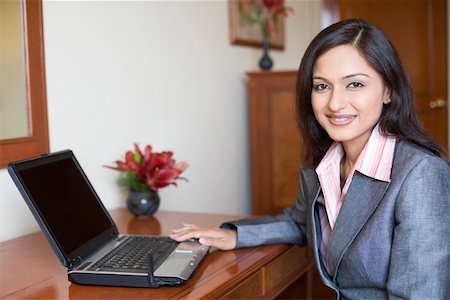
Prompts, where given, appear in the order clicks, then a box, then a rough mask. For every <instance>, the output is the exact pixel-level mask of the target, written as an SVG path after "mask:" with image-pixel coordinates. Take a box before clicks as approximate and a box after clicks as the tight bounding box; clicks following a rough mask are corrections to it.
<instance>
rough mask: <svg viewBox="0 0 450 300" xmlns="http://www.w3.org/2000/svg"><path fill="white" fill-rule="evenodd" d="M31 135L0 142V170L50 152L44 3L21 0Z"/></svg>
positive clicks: (40, 0)
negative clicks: (43, 18) (12, 163)
mask: <svg viewBox="0 0 450 300" xmlns="http://www.w3.org/2000/svg"><path fill="white" fill-rule="evenodd" d="M21 3H22V17H23V19H24V20H23V24H24V27H23V33H24V35H25V36H24V37H25V38H24V39H23V40H24V44H25V45H24V48H25V66H26V89H27V93H26V94H27V107H28V132H29V134H28V136H26V137H20V138H13V139H4V140H0V168H2V167H5V166H6V165H7V164H8V163H9V162H11V161H15V160H19V159H23V158H27V157H31V156H36V155H39V154H43V153H48V151H49V137H48V119H47V96H46V85H45V64H44V63H45V61H44V31H43V20H42V0H22V1H21Z"/></svg>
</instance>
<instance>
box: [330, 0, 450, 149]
mask: <svg viewBox="0 0 450 300" xmlns="http://www.w3.org/2000/svg"><path fill="white" fill-rule="evenodd" d="M324 10H325V12H327V13H328V14H326V15H327V16H331V21H333V22H334V21H337V20H338V19H339V18H340V19H350V18H363V19H366V20H367V21H369V22H371V23H372V24H375V25H376V26H378V27H379V28H380V29H382V30H383V31H384V32H385V33H386V34H387V36H388V37H389V39H390V40H391V42H392V43H393V44H394V46H395V48H396V49H397V52H398V54H399V56H400V58H401V59H402V61H403V63H404V64H405V66H406V68H407V69H408V72H409V75H410V77H411V81H412V84H413V87H414V94H415V101H416V109H417V112H418V114H419V118H420V120H421V122H422V124H423V126H424V127H425V129H426V130H427V132H428V133H430V134H431V135H432V136H433V137H434V139H435V140H436V141H437V142H438V143H440V144H441V145H442V146H443V147H445V148H446V149H448V120H447V116H448V98H447V97H448V91H447V84H448V82H447V1H446V0H324Z"/></svg>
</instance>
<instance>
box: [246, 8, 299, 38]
mask: <svg viewBox="0 0 450 300" xmlns="http://www.w3.org/2000/svg"><path fill="white" fill-rule="evenodd" d="M239 4H240V7H239V10H240V11H241V12H242V14H241V16H242V19H241V22H242V23H244V24H245V23H247V24H256V25H258V26H259V28H260V30H261V34H262V38H263V41H264V42H269V40H270V38H274V37H275V36H276V35H277V29H276V28H277V26H276V24H277V19H278V18H279V17H280V16H284V17H286V16H287V15H288V13H289V12H293V9H292V8H290V7H286V6H284V0H245V1H240V3H239Z"/></svg>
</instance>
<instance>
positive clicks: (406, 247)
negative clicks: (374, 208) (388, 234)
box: [387, 156, 450, 299]
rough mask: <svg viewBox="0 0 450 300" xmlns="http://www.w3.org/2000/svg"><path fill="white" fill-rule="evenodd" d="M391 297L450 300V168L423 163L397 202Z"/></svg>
mask: <svg viewBox="0 0 450 300" xmlns="http://www.w3.org/2000/svg"><path fill="white" fill-rule="evenodd" d="M394 217H395V224H396V225H395V227H394V238H393V244H392V252H391V262H390V267H389V276H388V282H387V289H388V293H389V296H390V298H408V299H450V166H449V165H448V164H447V163H446V162H444V161H443V160H441V159H439V158H437V157H430V156H428V157H426V158H424V159H422V160H421V161H420V162H419V163H418V164H417V165H416V166H415V167H414V168H412V169H411V171H410V172H409V174H408V175H407V176H406V178H405V181H404V183H403V185H402V187H401V189H400V191H399V196H398V198H397V201H396V204H395V213H394Z"/></svg>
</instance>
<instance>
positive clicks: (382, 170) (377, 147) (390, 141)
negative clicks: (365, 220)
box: [316, 124, 396, 230]
mask: <svg viewBox="0 0 450 300" xmlns="http://www.w3.org/2000/svg"><path fill="white" fill-rule="evenodd" d="M378 128H379V126H378V124H377V125H376V126H375V128H374V129H373V130H372V133H371V135H370V138H369V140H368V142H367V143H366V145H365V146H364V149H363V150H362V151H361V154H360V155H359V157H358V159H357V160H356V163H355V165H354V167H353V169H352V170H351V171H350V173H349V175H348V177H347V179H346V181H345V184H344V187H343V189H342V190H341V185H340V162H341V160H342V158H343V157H344V154H345V153H344V149H343V146H342V144H341V143H333V144H332V145H331V147H330V149H328V151H327V153H326V154H325V156H324V158H323V159H322V161H321V162H320V164H319V165H318V166H317V168H316V173H317V175H318V177H319V181H320V185H321V187H322V193H323V197H324V202H325V203H324V204H325V208H326V213H327V216H328V221H329V225H330V227H331V230H332V229H333V227H334V224H335V222H336V219H337V216H338V214H339V210H340V209H341V206H342V203H343V201H344V198H345V195H346V193H347V190H348V187H349V186H350V183H351V181H352V178H353V174H354V173H355V171H359V172H361V173H362V174H364V175H366V176H368V177H371V178H375V179H378V180H382V181H386V182H389V181H390V178H391V169H392V160H393V158H394V150H395V142H396V138H395V137H394V136H384V135H382V134H380V132H379V129H378Z"/></svg>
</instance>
